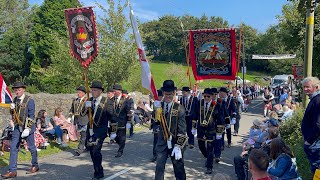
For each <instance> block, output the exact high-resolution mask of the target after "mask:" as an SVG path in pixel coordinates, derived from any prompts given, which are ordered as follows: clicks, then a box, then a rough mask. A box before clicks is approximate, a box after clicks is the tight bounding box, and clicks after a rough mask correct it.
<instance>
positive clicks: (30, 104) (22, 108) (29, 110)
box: [11, 95, 36, 134]
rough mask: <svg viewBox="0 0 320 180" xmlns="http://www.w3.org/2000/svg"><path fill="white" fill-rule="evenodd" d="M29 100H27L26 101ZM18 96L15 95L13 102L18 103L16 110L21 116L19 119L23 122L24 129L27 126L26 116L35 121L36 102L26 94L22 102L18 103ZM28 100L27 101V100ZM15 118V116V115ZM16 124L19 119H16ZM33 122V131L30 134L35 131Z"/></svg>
mask: <svg viewBox="0 0 320 180" xmlns="http://www.w3.org/2000/svg"><path fill="white" fill-rule="evenodd" d="M26 100H27V101H26ZM17 101H18V98H17V97H15V98H14V100H13V103H15V104H16V107H15V109H16V112H17V114H18V116H19V120H20V122H21V123H23V124H22V126H23V127H22V129H24V128H25V127H26V123H27V122H26V118H31V119H32V120H34V122H35V115H34V114H35V103H34V100H33V99H32V98H31V97H30V96H27V95H25V97H24V99H23V101H22V102H20V103H18V102H17ZM25 101H26V102H25ZM11 114H12V115H13V111H11ZM14 119H15V117H14ZM14 122H15V124H16V123H17V120H14ZM34 122H33V125H32V126H31V131H30V134H31V133H33V132H34V131H35V129H36V128H35V127H36V126H35V123H34Z"/></svg>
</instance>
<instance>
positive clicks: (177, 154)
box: [171, 145, 182, 160]
mask: <svg viewBox="0 0 320 180" xmlns="http://www.w3.org/2000/svg"><path fill="white" fill-rule="evenodd" d="M171 156H174V158H175V159H176V160H179V159H181V158H182V153H181V149H180V147H179V146H178V145H175V146H174V148H173V150H172V153H171Z"/></svg>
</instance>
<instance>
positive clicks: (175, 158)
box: [154, 80, 188, 180]
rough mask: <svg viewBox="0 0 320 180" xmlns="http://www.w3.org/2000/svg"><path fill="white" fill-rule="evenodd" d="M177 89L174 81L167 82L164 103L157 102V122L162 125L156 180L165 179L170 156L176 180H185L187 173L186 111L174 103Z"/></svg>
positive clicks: (158, 144) (164, 86)
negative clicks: (185, 159)
mask: <svg viewBox="0 0 320 180" xmlns="http://www.w3.org/2000/svg"><path fill="white" fill-rule="evenodd" d="M176 89H177V88H176V87H175V86H174V82H173V81H172V80H165V81H164V82H163V87H162V88H161V90H162V92H163V101H162V102H159V101H156V102H155V104H154V107H155V108H156V118H155V120H156V121H157V122H158V123H159V124H160V127H161V128H160V132H159V134H158V142H157V145H156V148H155V149H156V152H157V165H156V172H155V179H156V180H163V179H164V169H165V165H166V161H167V158H168V156H170V158H171V161H172V165H173V169H174V174H175V177H176V179H178V180H185V179H186V172H185V169H184V162H183V151H184V146H185V144H186V142H187V139H188V138H187V135H186V120H185V110H184V108H183V107H182V106H181V105H180V104H179V103H176V102H174V100H173V98H174V96H175V93H176Z"/></svg>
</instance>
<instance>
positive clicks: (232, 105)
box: [226, 96, 237, 118]
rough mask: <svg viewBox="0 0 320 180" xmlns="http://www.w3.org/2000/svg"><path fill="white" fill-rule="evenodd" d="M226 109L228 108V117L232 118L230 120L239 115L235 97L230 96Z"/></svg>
mask: <svg viewBox="0 0 320 180" xmlns="http://www.w3.org/2000/svg"><path fill="white" fill-rule="evenodd" d="M226 107H227V111H228V115H229V116H230V118H235V117H236V115H237V106H236V101H235V99H234V98H233V97H231V96H228V98H227V102H226Z"/></svg>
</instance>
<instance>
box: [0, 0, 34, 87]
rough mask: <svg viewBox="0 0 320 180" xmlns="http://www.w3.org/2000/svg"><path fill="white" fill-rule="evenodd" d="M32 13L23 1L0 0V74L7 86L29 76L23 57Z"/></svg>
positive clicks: (26, 49)
mask: <svg viewBox="0 0 320 180" xmlns="http://www.w3.org/2000/svg"><path fill="white" fill-rule="evenodd" d="M32 12H33V9H31V8H29V7H28V4H27V2H26V1H24V0H11V1H6V0H0V72H2V74H3V76H4V78H5V81H6V82H7V83H8V84H12V83H13V82H14V81H16V80H22V78H23V77H25V76H27V75H28V74H29V66H30V63H29V62H28V61H27V59H26V58H25V55H26V53H27V51H28V47H27V46H26V44H27V40H28V35H29V33H30V26H31V22H30V20H29V19H30V15H31V14H32Z"/></svg>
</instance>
